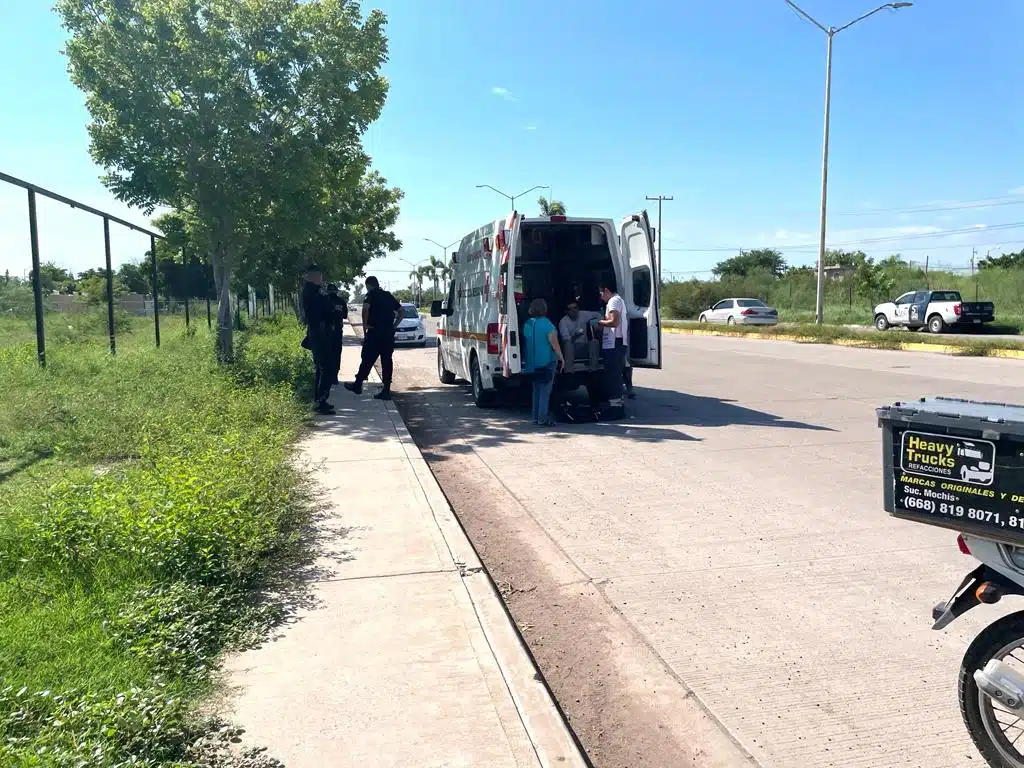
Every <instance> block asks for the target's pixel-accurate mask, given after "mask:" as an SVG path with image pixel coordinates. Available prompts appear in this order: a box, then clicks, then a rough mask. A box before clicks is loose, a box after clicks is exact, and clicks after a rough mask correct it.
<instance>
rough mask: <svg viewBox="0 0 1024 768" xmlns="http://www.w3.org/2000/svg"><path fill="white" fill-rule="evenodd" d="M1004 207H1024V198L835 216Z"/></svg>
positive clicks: (883, 209) (859, 212)
mask: <svg viewBox="0 0 1024 768" xmlns="http://www.w3.org/2000/svg"><path fill="white" fill-rule="evenodd" d="M1004 205H1024V197H1021V198H1019V199H1016V200H1006V199H1003V198H999V197H993V198H984V199H982V200H976V201H974V202H971V203H956V204H951V205H936V206H913V207H910V208H873V209H871V210H867V211H841V212H839V213H835V214H833V215H834V216H878V215H882V214H887V213H932V212H935V211H966V210H968V209H975V208H998V207H1000V206H1004Z"/></svg>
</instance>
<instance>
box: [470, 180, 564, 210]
mask: <svg viewBox="0 0 1024 768" xmlns="http://www.w3.org/2000/svg"><path fill="white" fill-rule="evenodd" d="M476 188H477V189H490V190H492V191H494V192H497V193H498V194H499V195H501V196H502V197H504V198H507V199H508V200H509V202H511V203H512V210H513V211H514V210H515V209H516V198H517V197H522V196H523V195H528V194H530V193H531V192H533V190H535V189H547V190H550V189H551V185H549V184H538V185H537V186H535V187H530V188H529V189H528V190H526V191H525V192H520V193H519V194H518V195H510V194H508V193H507V192H502V191H501V190H500V189H498V188H497V187H492V186H491V185H490V184H477V185H476ZM549 194H550V192H549Z"/></svg>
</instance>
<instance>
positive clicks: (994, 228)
mask: <svg viewBox="0 0 1024 768" xmlns="http://www.w3.org/2000/svg"><path fill="white" fill-rule="evenodd" d="M1021 227H1024V221H1015V222H1009V223H1007V224H992V225H991V226H986V227H965V228H963V229H947V230H944V231H942V232H917V233H908V234H905V235H894V236H887V237H872V238H864V239H863V240H849V241H847V242H842V243H829V244H828V245H829V247H830V248H849V247H852V246H857V245H870V244H873V243H891V242H903V241H905V240H926V239H931V238H936V237H953V236H955V235H967V234H978V235H987V234H988V233H989V232H1001V231H1005V230H1009V229H1020V228H1021ZM761 247H765V246H763V245H762V246H741V247H736V246H729V247H726V246H712V247H709V248H697V247H693V248H666V249H665V250H666V251H690V252H692V253H717V252H723V253H724V252H733V251H749V250H751V249H752V248H761ZM817 247H818V244H817V243H796V244H793V245H784V244H783V245H779V246H778V248H779V250H783V249H785V250H788V251H799V250H806V249H810V248H817ZM956 247H962V246H956Z"/></svg>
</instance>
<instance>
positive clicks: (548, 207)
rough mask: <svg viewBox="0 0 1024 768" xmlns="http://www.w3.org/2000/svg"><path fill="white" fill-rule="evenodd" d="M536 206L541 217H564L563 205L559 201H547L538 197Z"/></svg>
mask: <svg viewBox="0 0 1024 768" xmlns="http://www.w3.org/2000/svg"><path fill="white" fill-rule="evenodd" d="M537 205H539V206H540V215H541V216H565V203H563V202H562V201H561V200H550V201H549V200H548V199H547V198H546V197H538V198H537Z"/></svg>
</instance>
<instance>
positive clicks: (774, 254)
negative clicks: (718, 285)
mask: <svg viewBox="0 0 1024 768" xmlns="http://www.w3.org/2000/svg"><path fill="white" fill-rule="evenodd" d="M711 271H712V273H713V274H714V275H715V277H750V276H751V275H756V274H762V275H763V274H769V275H772V276H774V277H782V275H783V274H785V272H786V260H785V259H784V258H783V257H782V253H781V252H780V251H777V250H776V249H774V248H754V249H751V250H749V251H740V252H739V254H738V255H736V256H733V257H732V258H729V259H726V260H725V261H720V262H718V263H717V264H716V265H715V266H714V267H713V268H712V270H711Z"/></svg>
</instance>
